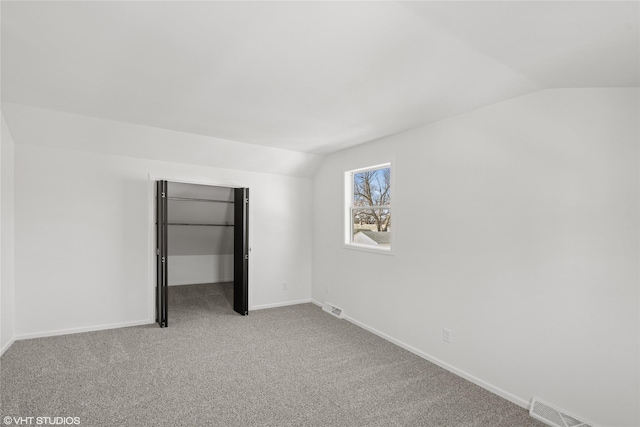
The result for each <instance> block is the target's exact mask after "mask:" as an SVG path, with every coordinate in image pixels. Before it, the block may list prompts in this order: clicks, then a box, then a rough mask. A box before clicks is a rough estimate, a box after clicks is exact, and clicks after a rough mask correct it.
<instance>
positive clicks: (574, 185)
mask: <svg viewBox="0 0 640 427" xmlns="http://www.w3.org/2000/svg"><path fill="white" fill-rule="evenodd" d="M638 103H639V96H638V90H637V89H561V90H546V91H542V92H538V93H535V94H531V95H527V96H523V97H519V98H515V99H512V100H509V101H506V102H503V103H499V104H495V105H492V106H489V107H486V108H483V109H480V110H476V111H474V112H470V113H467V114H463V115H460V116H457V117H453V118H450V119H447V120H443V121H440V122H438V123H435V124H432V125H430V126H425V127H421V128H418V129H415V130H412V131H408V132H404V133H402V134H398V135H395V136H391V137H388V138H384V139H382V140H379V141H376V142H372V143H368V144H365V145H362V146H359V147H355V148H353V149H349V150H345V151H341V152H338V153H335V154H333V155H330V156H328V157H327V158H326V159H325V161H324V162H323V164H322V166H321V168H320V169H319V171H318V172H317V174H316V176H315V177H314V185H313V199H314V228H313V230H314V232H313V291H312V297H313V298H314V299H315V300H317V301H319V302H324V301H329V302H331V303H333V304H335V305H337V306H339V307H341V308H342V309H343V310H344V314H345V315H346V316H348V317H349V318H350V319H352V320H353V321H356V322H358V323H360V324H361V325H364V326H366V327H368V328H371V329H372V330H375V331H377V332H378V333H381V334H385V335H386V336H387V337H389V338H390V339H393V340H395V341H396V342H399V343H401V344H402V345H404V346H406V347H408V348H411V349H412V350H413V351H416V352H418V353H420V354H422V355H424V356H426V357H429V358H431V359H432V360H436V361H438V363H440V364H441V365H444V366H447V367H448V368H449V369H452V370H454V371H457V372H458V373H461V374H463V375H465V376H467V377H468V378H471V379H473V380H475V381H476V382H478V383H480V384H482V385H484V386H485V387H488V388H490V389H492V390H494V391H495V392H497V393H499V394H501V395H503V396H505V397H507V398H509V399H511V400H512V401H514V402H517V403H519V404H520V405H522V406H527V405H528V403H529V402H530V399H531V398H532V397H534V396H536V397H539V398H541V399H543V400H546V401H548V402H550V403H552V404H555V405H557V406H559V407H561V408H563V409H565V410H567V411H569V412H572V413H574V414H576V415H579V416H582V417H585V418H586V419H587V420H591V421H592V422H594V423H598V424H599V425H602V426H638V425H640V418H639V414H640V407H639V402H640V395H639V388H640V387H639V378H640V369H639V364H640V352H639V337H640V331H639V314H640V310H639V302H640V294H639V283H640V278H639V268H638V267H639V266H638V261H639V248H638V246H639V218H640V216H639V113H640V111H639V108H638ZM391 159H393V160H394V164H393V166H394V168H395V179H396V193H395V194H394V195H393V201H392V203H393V207H394V210H393V215H394V219H393V233H394V240H393V241H394V245H395V248H394V250H395V253H396V255H395V256H389V255H379V254H372V253H368V252H358V251H354V250H347V249H344V248H343V247H342V239H343V224H342V218H343V217H344V216H343V206H342V203H343V193H342V191H343V190H342V189H343V183H342V179H343V173H344V171H346V170H349V169H355V168H360V167H365V166H369V165H373V164H379V163H381V162H386V161H389V160H391ZM327 286H328V287H329V293H327V292H326V289H327ZM443 328H450V329H451V330H452V333H453V334H452V335H453V341H452V343H450V344H448V343H445V342H444V341H443V339H442V329H443Z"/></svg>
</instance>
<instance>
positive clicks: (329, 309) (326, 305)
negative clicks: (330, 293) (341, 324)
mask: <svg viewBox="0 0 640 427" xmlns="http://www.w3.org/2000/svg"><path fill="white" fill-rule="evenodd" d="M322 309H323V310H324V311H326V312H327V313H329V314H332V315H334V316H336V317H337V318H338V319H342V309H341V308H338V307H336V306H335V305H331V304H329V303H328V302H325V303H324V305H323V306H322Z"/></svg>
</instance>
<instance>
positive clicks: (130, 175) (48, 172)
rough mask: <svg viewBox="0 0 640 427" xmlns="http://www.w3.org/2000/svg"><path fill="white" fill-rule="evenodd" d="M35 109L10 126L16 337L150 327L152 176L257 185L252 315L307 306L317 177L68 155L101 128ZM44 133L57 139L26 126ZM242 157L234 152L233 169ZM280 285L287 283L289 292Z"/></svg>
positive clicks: (137, 130)
mask: <svg viewBox="0 0 640 427" xmlns="http://www.w3.org/2000/svg"><path fill="white" fill-rule="evenodd" d="M31 110H32V109H26V110H22V112H23V113H24V112H25V111H26V113H24V114H12V115H11V118H7V124H8V126H9V128H10V129H11V131H12V132H13V135H14V139H15V142H16V145H15V213H16V218H15V233H16V234H15V257H16V263H15V268H16V296H15V305H16V334H17V337H18V338H25V337H31V336H39V335H48V334H56V333H64V332H73V331H79V330H93V329H99V328H102V327H111V326H123V325H127V324H137V323H145V322H149V321H152V319H153V318H154V317H155V315H154V313H153V295H152V293H151V290H152V286H154V285H153V278H154V274H155V270H154V267H153V262H152V260H153V258H154V256H153V253H154V252H153V250H152V242H153V233H152V231H153V225H152V222H153V214H152V213H153V199H152V193H153V192H152V190H153V185H152V183H151V181H150V180H149V177H151V178H152V179H168V180H172V181H186V182H193V183H203V184H210V185H228V186H245V187H249V188H250V189H251V204H250V234H249V238H250V244H251V247H252V252H251V259H250V272H249V274H250V284H249V304H250V309H255V308H259V307H260V306H265V305H277V304H286V303H291V302H294V301H308V300H309V299H310V282H311V244H310V243H309V236H310V235H311V229H312V228H311V223H310V220H309V218H310V217H311V196H310V192H311V179H310V178H307V177H292V176H285V175H276V174H268V173H255V172H248V171H242V170H230V169H222V168H216V167H206V166H200V165H190V164H185V163H175V162H166V161H157V160H147V159H141V158H138V157H131V156H128V154H129V153H128V151H126V150H124V149H123V152H124V153H125V154H127V156H120V155H111V154H104V153H102V152H88V151H77V150H73V149H68V148H66V147H68V146H71V147H75V146H78V145H80V144H81V141H73V142H72V143H68V144H63V146H64V147H63V148H56V147H55V145H56V144H55V143H54V142H52V141H63V140H66V139H68V138H69V139H73V138H76V137H77V135H78V133H77V129H79V128H81V129H83V132H84V133H86V137H87V138H90V137H91V135H93V134H94V133H95V135H96V137H97V138H102V136H100V135H101V134H100V132H101V131H104V126H105V121H100V120H97V119H90V118H87V117H82V116H73V115H65V127H56V126H49V124H51V123H53V122H54V121H55V120H54V119H55V118H56V117H59V115H60V114H59V113H55V112H48V111H46V110H42V111H40V110H38V111H37V114H33V115H32V114H30V112H29V111H31ZM16 111H17V110H16ZM14 113H15V111H14ZM106 124H108V125H109V127H110V129H111V131H110V132H111V138H112V139H114V140H118V138H120V137H122V138H123V139H127V140H128V141H129V144H134V145H135V140H129V138H130V135H132V134H135V135H139V136H140V138H142V139H143V140H145V141H146V140H149V139H151V138H152V137H153V136H156V135H157V134H160V135H161V136H162V137H163V138H164V139H165V140H169V139H171V138H174V139H175V140H174V144H175V145H174V147H173V149H174V150H175V151H176V152H179V151H180V147H181V144H182V142H183V141H182V140H181V139H180V138H181V134H179V133H176V132H169V131H166V132H169V135H165V134H164V132H165V131H162V130H159V129H152V130H149V128H145V127H141V126H136V125H130V124H125V123H115V122H108V123H106ZM41 125H42V127H41V128H44V129H48V131H51V132H53V133H52V134H51V135H46V132H45V133H39V132H36V131H32V130H30V128H32V127H34V128H38V127H40V126H41ZM92 128H93V130H94V132H91V129H92ZM147 130H149V134H147ZM65 132H66V133H65ZM191 137H192V136H191V135H186V136H184V138H185V139H187V140H188V139H189V138H191ZM47 138H50V139H48V140H47ZM41 143H42V144H41ZM91 145H92V142H87V146H89V147H90V146H91ZM116 145H118V144H116ZM187 145H188V144H187ZM138 148H139V147H132V148H131V150H132V151H136V150H138ZM262 148H264V147H261V148H260V149H259V150H258V152H259V153H262ZM279 151H282V150H276V154H277V153H278V152H279ZM165 154H167V155H169V154H170V153H169V152H167V153H165ZM205 154H206V153H205ZM236 155H237V153H231V154H230V158H232V159H231V160H230V163H231V164H233V162H235V161H236V160H237V159H236ZM217 156H218V159H217V160H216V161H217V162H223V158H224V156H225V152H224V151H220V152H219V153H217ZM178 157H180V156H178ZM293 157H295V156H293ZM268 158H269V156H267V159H268ZM302 160H303V161H306V159H302ZM298 166H299V165H298ZM292 167H297V166H296V165H292ZM283 282H287V283H288V287H287V289H286V290H283V287H282V283H283ZM169 315H171V314H169Z"/></svg>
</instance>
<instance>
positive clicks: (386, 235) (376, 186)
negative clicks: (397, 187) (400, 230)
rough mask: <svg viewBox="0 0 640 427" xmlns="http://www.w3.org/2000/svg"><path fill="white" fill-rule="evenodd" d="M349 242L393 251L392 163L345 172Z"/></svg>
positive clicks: (374, 248)
mask: <svg viewBox="0 0 640 427" xmlns="http://www.w3.org/2000/svg"><path fill="white" fill-rule="evenodd" d="M345 190H346V198H345V201H346V215H345V244H346V247H348V248H352V249H364V250H373V251H376V252H377V251H380V252H387V253H390V251H391V164H390V163H386V164H383V165H377V166H371V167H368V168H363V169H357V170H352V171H348V172H346V173H345Z"/></svg>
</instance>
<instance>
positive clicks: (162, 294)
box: [156, 181, 168, 328]
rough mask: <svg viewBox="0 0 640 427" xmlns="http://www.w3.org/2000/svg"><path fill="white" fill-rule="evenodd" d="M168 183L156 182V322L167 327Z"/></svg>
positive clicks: (162, 326)
mask: <svg viewBox="0 0 640 427" xmlns="http://www.w3.org/2000/svg"><path fill="white" fill-rule="evenodd" d="M167 197H168V196H167V181H156V246H157V247H156V322H158V325H160V327H161V328H164V327H166V326H167V314H168V313H167V296H168V295H167V271H168V270H167V264H168V257H167Z"/></svg>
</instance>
